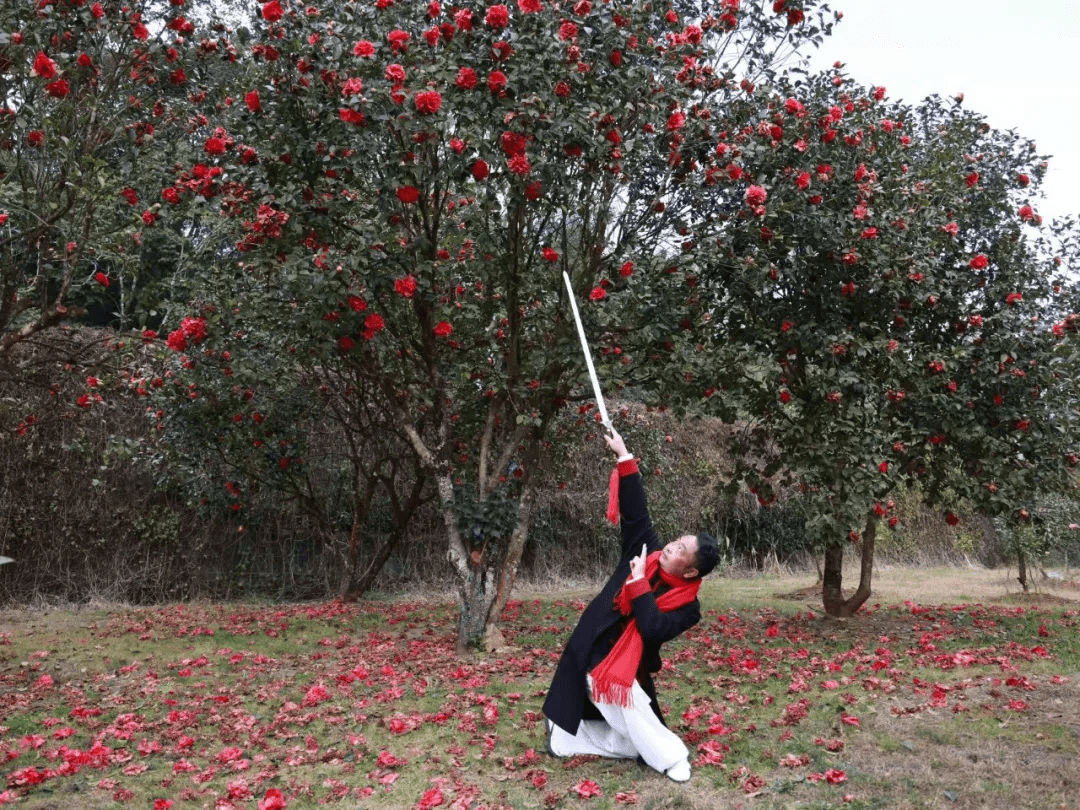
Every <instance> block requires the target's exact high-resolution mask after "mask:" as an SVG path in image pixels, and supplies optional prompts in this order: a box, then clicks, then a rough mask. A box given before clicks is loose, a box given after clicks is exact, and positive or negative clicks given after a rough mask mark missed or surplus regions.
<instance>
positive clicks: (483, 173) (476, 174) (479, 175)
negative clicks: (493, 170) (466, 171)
mask: <svg viewBox="0 0 1080 810" xmlns="http://www.w3.org/2000/svg"><path fill="white" fill-rule="evenodd" d="M489 173H490V169H488V165H487V163H486V162H484V161H483V160H478V161H476V163H474V164H473V167H472V176H473V179H475V180H483V179H484V178H485V177H487V176H488V174H489Z"/></svg>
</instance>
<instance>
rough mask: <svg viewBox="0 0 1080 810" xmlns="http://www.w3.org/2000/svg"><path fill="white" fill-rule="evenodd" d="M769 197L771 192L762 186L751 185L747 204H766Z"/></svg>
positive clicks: (747, 191)
mask: <svg viewBox="0 0 1080 810" xmlns="http://www.w3.org/2000/svg"><path fill="white" fill-rule="evenodd" d="M768 197H769V193H768V192H767V191H766V190H765V189H763V188H762V187H761V186H750V188H748V189H747V190H746V204H747V205H764V204H765V200H767V199H768Z"/></svg>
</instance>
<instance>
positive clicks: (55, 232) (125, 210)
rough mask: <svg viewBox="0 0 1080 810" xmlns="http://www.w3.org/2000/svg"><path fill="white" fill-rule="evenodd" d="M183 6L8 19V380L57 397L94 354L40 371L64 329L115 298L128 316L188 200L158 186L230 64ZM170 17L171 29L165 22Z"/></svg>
mask: <svg viewBox="0 0 1080 810" xmlns="http://www.w3.org/2000/svg"><path fill="white" fill-rule="evenodd" d="M182 5H183V3H182V0H173V2H172V3H171V6H170V5H166V4H162V3H157V4H152V3H148V2H125V3H122V2H118V0H100V2H82V1H81V0H80V1H79V2H75V0H57V1H56V2H50V3H40V2H26V3H5V4H4V5H3V7H2V8H0V368H2V369H3V371H2V372H0V373H2V374H3V379H4V380H5V381H9V382H14V383H15V384H17V385H19V386H27V385H38V386H40V387H42V388H43V389H46V390H48V389H49V388H50V387H51V377H50V375H51V374H53V373H54V371H55V366H56V363H57V362H58V361H59V362H61V363H62V362H65V361H66V362H68V363H74V364H79V363H82V362H84V361H87V360H88V358H90V357H92V356H94V351H93V350H92V348H91V349H86V347H87V346H91V345H92V342H91V341H84V342H83V349H86V351H84V352H83V353H82V354H79V353H76V355H75V356H72V354H71V352H70V351H69V348H70V347H68V348H57V349H56V351H54V352H53V355H55V356H52V357H50V360H51V362H39V361H41V355H42V349H44V352H45V354H48V349H49V346H48V343H49V335H50V334H51V333H52V332H53V331H55V328H56V327H57V326H59V325H66V324H70V323H78V322H79V320H80V319H81V318H82V317H83V316H84V315H85V314H86V311H87V309H88V308H89V307H90V306H92V305H98V304H104V303H106V302H105V299H106V298H108V299H109V301H108V302H107V303H108V306H119V307H120V308H121V310H122V309H123V306H124V303H125V302H126V301H129V300H130V298H131V295H132V293H133V292H134V290H135V288H136V286H137V285H138V284H139V279H140V275H141V274H144V273H145V270H146V267H145V266H144V262H143V261H142V251H143V247H142V245H143V236H144V234H145V233H146V232H147V231H148V230H151V229H153V228H154V226H155V224H156V223H157V222H158V221H159V219H160V216H161V214H160V209H161V208H162V207H163V206H164V207H166V208H167V207H169V206H170V205H171V204H174V203H178V202H179V197H178V196H176V194H175V193H166V194H164V195H163V194H162V186H163V185H170V184H171V179H172V178H171V166H170V164H171V163H172V160H173V155H175V153H176V149H177V148H178V145H180V144H182V143H183V142H184V140H185V137H186V133H187V132H188V130H189V129H190V128H191V126H192V124H193V123H194V122H193V120H192V119H191V117H190V116H191V115H192V111H191V110H192V104H193V103H196V102H198V101H199V99H200V89H199V81H200V79H201V78H203V77H204V76H205V75H206V74H207V73H208V72H212V71H213V69H214V68H215V66H216V65H217V64H218V63H219V61H220V60H221V58H222V57H223V56H225V57H226V58H227V55H228V54H227V51H228V47H227V41H226V40H224V39H223V38H222V35H221V34H220V33H215V32H209V34H208V36H207V37H204V38H199V36H198V34H197V32H196V29H195V26H194V24H193V23H191V22H189V21H188V20H187V19H186V18H185V17H183V15H182V14H181V13H180V12H181V8H180V7H181V6H182ZM170 7H171V8H172V14H170V19H169V24H168V25H167V26H163V25H161V24H159V22H160V12H161V10H162V9H164V8H170ZM165 172H168V173H169V181H167V182H164V181H163V177H165V176H166V175H165ZM105 340H106V337H103V338H102V341H101V342H104V341H105ZM28 343H32V344H35V345H36V347H37V349H38V356H36V357H35V360H34V362H29V361H26V360H25V359H24V358H20V357H19V356H18V354H19V352H20V349H21V348H22V347H24V346H26V345H27V344H28ZM94 401H95V399H94V398H93V397H88V398H86V399H85V400H82V401H80V402H79V403H78V404H79V405H80V406H81V407H92V406H93V403H94ZM66 405H68V406H70V405H71V403H66ZM17 416H19V417H24V416H25V415H24V414H17ZM6 421H7V420H5V419H4V418H3V416H2V415H0V426H3V427H5V428H9V427H11V425H7V424H4V423H5V422H6ZM23 421H24V423H25V422H26V419H25V418H24V420H23ZM39 424H40V423H39Z"/></svg>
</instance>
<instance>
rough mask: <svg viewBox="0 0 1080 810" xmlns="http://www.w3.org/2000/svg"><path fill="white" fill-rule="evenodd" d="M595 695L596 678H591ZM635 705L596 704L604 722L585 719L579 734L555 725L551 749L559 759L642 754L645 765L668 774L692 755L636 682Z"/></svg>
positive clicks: (590, 682)
mask: <svg viewBox="0 0 1080 810" xmlns="http://www.w3.org/2000/svg"><path fill="white" fill-rule="evenodd" d="M588 682H589V693H590V694H592V676H591V675H590V676H588ZM633 695H634V705H633V706H632V707H631V708H628V709H624V708H623V707H622V706H617V705H615V704H611V703H595V704H594V705H595V706H596V708H597V709H599V710H600V714H602V715H603V716H604V719H603V720H582V721H581V724H580V725H579V726H578V733H577V734H570V733H569V732H567V731H564V730H563V729H561V728H559V727H558V726H555V727H554V728H553V729H552V731H551V750H552V752H553V753H554V754H555V756H559V757H569V756H574V755H575V754H598V755H599V756H602V757H612V758H615V759H635V758H636V757H638V756H639V755H640V756H641V758H642V759H644V760H645V764H646V765H648V766H649V767H650V768H653V769H654V770H657V771H660V772H661V773H664V772H665V771H667V769H668V768H670V767H671V766H673V765H676V764H678V763H679V762H681V761H682V760H684V759H686V758H687V757H688V756H689V753H690V752H689V751H688V750H687V748H686V746H685V745H683V741H682V740H681V739H679V735H677V734H676V733H675V732H674V731H672V730H671V729H669V728H668V727H667V726H665V725H664V724H663V723H661V722H660V718H659V717H657V716H656V714H655V713H654V712H653V710H652V707H651V706H650V705H649V696H648V695H647V694H645V690H644V689H642V688H641V685H640V684H639V683H638V682H637V681H634V686H633Z"/></svg>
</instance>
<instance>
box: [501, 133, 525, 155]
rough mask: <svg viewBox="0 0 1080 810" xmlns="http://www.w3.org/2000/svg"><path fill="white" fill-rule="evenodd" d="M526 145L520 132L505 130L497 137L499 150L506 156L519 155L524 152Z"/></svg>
mask: <svg viewBox="0 0 1080 810" xmlns="http://www.w3.org/2000/svg"><path fill="white" fill-rule="evenodd" d="M526 143H527V141H526V139H525V136H524V135H522V134H521V133H520V132H511V131H510V130H507V131H506V132H504V133H503V134H502V135H500V136H499V148H501V149H502V150H503V152H504V153H505V154H506V155H508V156H511V157H512V156H514V155H520V154H522V153H523V152H524V151H525V144H526Z"/></svg>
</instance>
